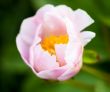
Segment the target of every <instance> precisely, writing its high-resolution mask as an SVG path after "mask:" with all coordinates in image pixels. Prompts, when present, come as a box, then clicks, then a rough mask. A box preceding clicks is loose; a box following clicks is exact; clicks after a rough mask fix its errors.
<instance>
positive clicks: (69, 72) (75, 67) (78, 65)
mask: <svg viewBox="0 0 110 92" xmlns="http://www.w3.org/2000/svg"><path fill="white" fill-rule="evenodd" d="M68 67H69V68H68V69H67V70H66V71H65V72H64V73H63V74H62V75H61V76H59V77H58V80H60V81H63V80H67V79H69V78H71V77H73V76H75V75H76V74H77V73H78V72H79V70H80V68H81V67H82V53H80V55H79V57H78V58H77V60H76V61H75V62H74V64H73V65H70V64H68Z"/></svg>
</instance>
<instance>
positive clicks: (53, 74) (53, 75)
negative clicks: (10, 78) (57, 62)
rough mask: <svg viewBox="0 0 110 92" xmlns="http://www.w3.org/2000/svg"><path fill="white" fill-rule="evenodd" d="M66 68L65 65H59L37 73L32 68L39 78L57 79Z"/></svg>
mask: <svg viewBox="0 0 110 92" xmlns="http://www.w3.org/2000/svg"><path fill="white" fill-rule="evenodd" d="M66 70H67V66H64V67H59V68H55V69H52V70H45V71H41V72H39V73H37V72H36V71H35V70H34V69H33V71H34V73H35V74H36V75H37V76H38V77H40V78H43V79H49V80H50V79H52V80H57V78H58V77H59V76H60V75H61V74H63V73H64V72H65V71H66Z"/></svg>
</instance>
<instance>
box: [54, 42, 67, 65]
mask: <svg viewBox="0 0 110 92" xmlns="http://www.w3.org/2000/svg"><path fill="white" fill-rule="evenodd" d="M65 51H66V45H65V44H56V45H55V52H56V58H57V60H58V62H59V64H60V66H63V65H65V64H66V62H65V59H64V57H65Z"/></svg>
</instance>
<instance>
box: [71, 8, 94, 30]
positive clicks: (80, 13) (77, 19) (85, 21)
mask: <svg viewBox="0 0 110 92" xmlns="http://www.w3.org/2000/svg"><path fill="white" fill-rule="evenodd" d="M93 22H94V20H93V19H92V18H91V17H90V16H89V15H88V14H87V12H85V11H84V10H81V9H77V10H76V11H74V21H73V23H74V25H75V29H76V30H79V31H81V30H83V29H85V28H86V27H88V26H89V25H91V24H92V23H93Z"/></svg>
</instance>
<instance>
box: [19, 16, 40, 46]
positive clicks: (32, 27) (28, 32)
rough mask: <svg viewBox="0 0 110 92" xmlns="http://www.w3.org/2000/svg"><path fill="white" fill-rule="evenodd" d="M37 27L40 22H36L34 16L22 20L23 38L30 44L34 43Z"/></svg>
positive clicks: (21, 32) (21, 31)
mask: <svg viewBox="0 0 110 92" xmlns="http://www.w3.org/2000/svg"><path fill="white" fill-rule="evenodd" d="M37 27H38V24H37V23H36V22H35V18H34V17H30V18H27V19H25V20H24V21H23V22H22V24H21V28H20V34H21V37H22V39H23V40H24V41H25V42H27V43H28V44H32V42H33V39H34V36H35V32H36V29H37Z"/></svg>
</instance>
